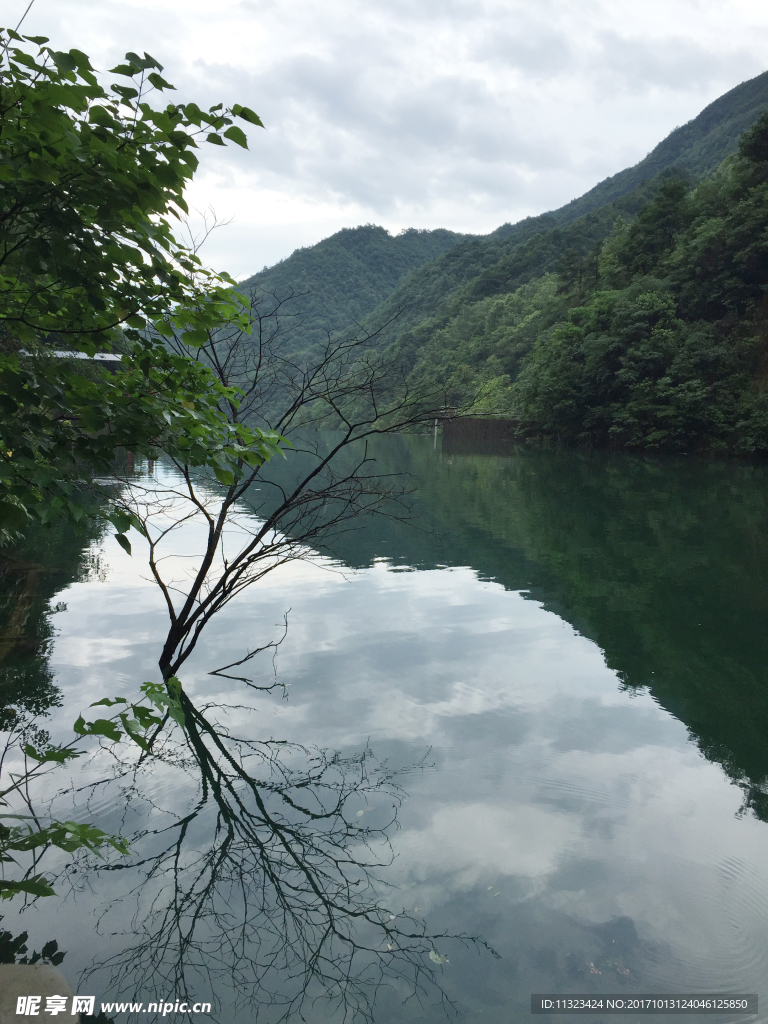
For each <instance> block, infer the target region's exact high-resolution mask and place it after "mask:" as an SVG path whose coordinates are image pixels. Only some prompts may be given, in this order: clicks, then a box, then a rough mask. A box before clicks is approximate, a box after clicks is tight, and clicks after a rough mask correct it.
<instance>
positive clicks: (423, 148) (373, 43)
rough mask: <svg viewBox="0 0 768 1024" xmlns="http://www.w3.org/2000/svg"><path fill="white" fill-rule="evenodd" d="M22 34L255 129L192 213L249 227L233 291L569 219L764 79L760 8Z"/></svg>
mask: <svg viewBox="0 0 768 1024" xmlns="http://www.w3.org/2000/svg"><path fill="white" fill-rule="evenodd" d="M27 3H28V0H4V4H3V7H4V10H5V12H6V13H5V15H4V21H5V23H6V24H8V23H10V24H12V25H13V24H15V23H16V21H17V20H18V17H20V16H21V14H22V13H23V11H24V9H25V8H26V6H27ZM23 31H24V32H25V33H29V34H43V35H47V36H50V38H51V42H52V44H53V45H55V46H56V48H57V49H68V48H69V47H71V46H77V47H78V48H79V49H82V50H85V51H86V52H87V53H88V54H89V55H90V56H91V58H92V61H93V63H94V65H95V66H97V67H99V68H109V67H112V66H113V65H114V64H115V63H117V61H118V59H119V58H120V57H121V56H122V54H123V53H124V52H125V51H126V50H135V51H138V52H139V53H141V52H143V51H145V50H146V51H147V52H149V53H150V54H152V56H154V57H156V58H157V59H158V60H159V61H160V62H161V63H162V64H163V65H164V66H165V69H166V70H165V72H164V76H165V77H166V78H167V79H168V80H169V81H171V82H173V83H174V84H175V85H176V86H177V89H178V92H177V93H176V94H175V96H176V97H178V98H180V99H194V100H195V101H196V102H197V103H199V104H200V105H201V106H202V105H203V104H205V105H206V106H210V105H211V104H213V103H215V102H219V101H223V102H225V103H234V102H240V103H244V104H246V105H248V106H250V107H252V108H253V109H254V110H256V111H257V113H258V114H259V115H260V116H261V118H262V120H263V121H264V123H265V125H266V131H262V130H260V129H255V128H254V129H251V130H250V131H249V135H250V140H251V148H250V151H249V152H247V153H246V152H243V151H241V150H238V149H236V147H229V148H228V149H226V150H220V149H216V148H214V147H213V146H210V147H206V148H205V149H204V153H203V155H204V159H203V163H202V167H201V171H200V173H199V177H198V179H197V180H196V182H195V184H194V186H193V187H192V188H191V190H190V195H189V199H190V202H191V203H193V204H194V205H195V206H196V207H198V208H200V209H203V208H206V207H208V206H213V207H214V208H215V210H216V213H217V215H218V216H219V217H220V218H223V219H226V218H234V219H233V223H232V224H231V225H229V226H228V227H226V228H223V229H222V230H220V231H218V232H216V233H215V234H214V235H213V236H212V237H211V239H210V241H209V243H208V245H207V248H206V250H205V256H206V259H207V262H208V263H210V264H212V265H213V266H215V267H217V268H218V269H226V270H228V271H229V272H230V273H232V274H234V275H235V276H236V277H244V276H247V275H248V274H250V273H253V272H254V271H256V270H259V269H261V267H262V266H264V265H265V264H272V263H274V262H276V261H277V260H279V259H282V258H283V257H285V256H288V255H290V253H291V252H292V251H293V250H294V249H295V248H296V247H297V246H301V245H311V244H313V243H314V242H317V241H319V240H320V239H321V238H324V237H326V236H328V235H330V234H332V233H333V232H334V231H336V230H338V229H339V228H341V227H345V226H354V225H357V224H364V223H370V222H373V223H376V224H383V225H384V226H385V227H386V228H388V229H389V230H390V231H393V232H396V231H399V230H400V229H401V228H403V227H410V226H414V227H429V228H432V227H448V228H453V229H454V230H458V231H471V232H486V231H491V230H493V228H495V227H497V226H498V225H499V224H502V223H504V221H516V220H519V219H520V218H521V217H524V216H526V215H528V214H535V213H540V212H543V211H545V210H549V209H554V208H556V207H558V206H561V205H562V204H563V203H566V202H568V200H570V199H573V198H575V197H576V196H578V195H581V194H582V193H583V192H585V191H587V189H589V188H591V187H592V185H594V184H596V183H597V182H598V181H600V180H601V179H602V178H605V177H606V176H607V175H609V174H614V173H615V172H616V171H619V170H622V169H623V168H624V167H627V166H629V165H631V164H633V163H636V162H637V161H638V160H640V159H642V158H643V157H644V156H645V155H646V153H647V152H648V151H649V150H650V149H652V148H653V146H654V145H655V144H656V143H657V142H659V141H660V140H661V139H662V138H663V137H664V136H665V135H667V134H668V133H669V132H670V131H671V130H672V129H673V128H674V127H675V126H676V125H679V124H683V123H685V122H686V121H688V120H690V119H691V118H692V117H695V115H696V114H697V113H698V112H699V111H700V110H701V109H702V108H703V107H704V106H706V105H707V104H708V103H710V102H711V101H712V100H713V99H715V98H716V97H717V96H719V95H721V94H722V93H723V92H725V91H727V90H728V89H731V88H732V87H733V86H734V85H737V84H738V83H739V82H742V81H744V79H747V78H751V77H753V76H754V75H757V74H759V73H760V72H761V71H764V70H766V68H768V3H766V2H765V0H322V2H321V0H144V2H141V0H98V2H95V0H35V3H34V5H33V8H32V10H31V12H30V13H29V15H28V16H27V19H26V21H25V22H24V26H23Z"/></svg>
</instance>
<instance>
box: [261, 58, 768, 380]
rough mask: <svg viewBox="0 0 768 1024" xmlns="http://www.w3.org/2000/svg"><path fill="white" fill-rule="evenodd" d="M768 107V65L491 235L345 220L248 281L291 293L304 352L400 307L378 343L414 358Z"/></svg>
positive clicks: (729, 145) (591, 238) (732, 140)
mask: <svg viewBox="0 0 768 1024" xmlns="http://www.w3.org/2000/svg"><path fill="white" fill-rule="evenodd" d="M766 109H768V72H763V73H762V74H760V75H758V76H757V77H755V78H752V79H750V80H748V81H746V82H742V83H741V84H740V85H737V86H736V87H735V88H733V89H731V90H730V91H729V92H727V93H725V94H724V95H723V96H720V97H719V98H718V99H716V100H715V101H714V102H713V103H710V104H709V105H708V106H707V107H706V108H705V109H704V110H703V111H702V112H701V113H700V114H698V115H697V117H695V118H693V120H691V121H689V122H688V123H687V124H685V125H682V126H681V127H678V128H675V130H674V131H673V132H671V133H670V134H669V135H668V136H667V137H666V138H665V139H663V140H662V141H661V142H660V143H659V144H658V145H657V146H656V147H655V148H654V149H653V150H652V151H651V152H650V153H649V154H648V155H647V156H646V157H645V158H644V159H643V160H641V161H640V162H639V163H637V164H635V165H634V166H633V167H629V168H626V169H625V170H623V171H620V172H619V173H618V174H615V175H612V176H611V177H609V178H606V179H605V180H604V181H602V182H600V183H599V184H597V185H596V186H595V187H594V188H592V189H590V190H589V191H588V192H586V193H585V194H584V195H583V196H580V197H579V198H577V199H574V200H572V201H571V202H570V203H567V204H566V205H565V206H562V207H560V208H559V209H557V210H554V211H550V212H548V213H543V214H540V215H539V216H536V217H527V218H525V219H524V220H522V221H519V222H517V223H515V224H502V225H501V226H500V227H499V228H497V229H496V230H495V231H493V232H491V233H490V234H489V235H461V234H458V233H455V232H451V231H447V230H444V229H438V230H436V231H416V230H415V229H410V230H408V231H405V232H403V233H401V234H400V235H397V236H391V235H390V234H389V233H388V232H387V231H385V229H384V228H381V227H377V226H374V225H366V226H364V227H358V228H345V229H343V230H342V231H339V232H337V233H336V234H334V235H332V236H331V237H330V238H327V239H324V240H323V241H321V242H319V243H317V245H314V246H310V247H307V248H304V249H298V250H296V252H294V253H293V254H292V255H291V256H289V257H288V258H287V259H285V260H282V261H281V262H280V263H278V264H276V265H275V266H273V267H270V268H265V269H264V270H263V271H261V272H260V273H258V274H254V275H253V276H252V277H250V278H248V279H247V280H246V281H243V282H242V283H241V287H242V288H243V289H245V290H253V289H255V290H256V291H262V292H266V293H270V294H274V295H277V296H278V297H279V298H286V297H287V296H290V295H291V294H293V295H294V296H295V297H294V298H291V299H290V300H289V301H288V303H287V304H286V306H285V307H284V310H285V311H286V312H290V313H293V314H300V315H297V316H296V325H295V326H294V327H293V328H292V330H291V332H290V334H289V335H288V338H289V339H290V340H289V341H288V344H289V345H290V348H291V350H292V351H296V352H306V353H309V352H310V351H311V350H312V349H313V347H315V346H316V345H318V344H322V342H323V341H324V340H325V338H326V337H327V334H328V332H333V331H344V330H349V329H354V328H355V327H356V325H359V324H361V323H364V324H365V325H367V327H368V328H369V329H373V330H375V329H376V328H377V327H378V326H380V325H381V324H384V323H387V322H389V321H390V320H391V319H392V317H393V316H395V315H398V318H397V321H396V323H395V326H394V327H390V328H389V329H388V330H387V331H385V332H384V334H383V335H382V339H381V343H382V344H385V343H386V344H389V343H392V342H394V341H397V340H398V339H399V340H400V342H401V348H404V350H406V351H407V350H408V349H410V350H411V356H410V358H411V361H413V360H415V358H416V352H417V350H418V349H420V348H422V347H423V346H424V345H425V344H426V343H427V341H428V340H429V337H430V336H431V334H432V333H433V331H434V329H436V328H438V327H440V326H441V325H442V324H443V323H445V321H446V320H447V319H448V318H449V317H450V316H453V315H455V314H456V311H457V309H458V308H460V307H462V306H464V305H466V304H470V303H472V302H476V301H479V300H481V299H483V298H487V297H488V296H489V295H493V294H498V293H502V292H505V291H511V290H513V289H514V288H516V287H518V286H519V285H521V284H524V283H526V282H527V281H529V280H531V279H533V278H535V277H537V276H541V274H544V273H547V272H548V271H551V270H553V269H554V268H555V266H556V265H557V264H558V262H559V260H560V259H561V258H562V257H563V256H564V254H565V253H566V252H568V251H570V250H574V251H576V252H579V253H582V254H585V253H586V252H588V251H589V250H590V249H591V248H593V247H594V246H595V245H598V244H600V242H601V240H602V239H604V238H605V237H607V235H608V234H609V233H610V231H611V229H612V227H613V224H614V222H615V220H616V218H617V217H618V216H622V217H624V218H625V219H631V218H633V217H634V216H635V214H636V213H637V212H638V210H639V209H640V208H641V207H642V206H643V205H644V203H645V202H647V200H648V199H649V198H650V196H651V195H652V194H653V192H654V189H655V187H656V183H657V182H658V180H659V178H660V176H664V175H669V174H688V175H692V176H694V177H698V176H704V175H708V174H710V173H712V172H713V171H714V170H715V168H716V167H717V166H718V164H719V163H720V162H721V161H722V160H723V159H724V157H726V156H728V155H729V154H731V153H734V152H735V151H736V149H737V146H738V139H739V136H740V135H741V133H742V132H743V131H744V130H745V129H746V128H749V127H750V126H751V125H752V124H753V123H754V122H755V120H756V119H757V118H758V116H759V115H760V113H762V112H763V111H764V110H766Z"/></svg>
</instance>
